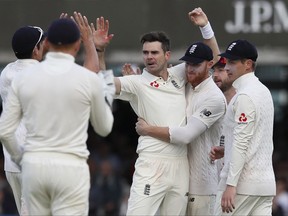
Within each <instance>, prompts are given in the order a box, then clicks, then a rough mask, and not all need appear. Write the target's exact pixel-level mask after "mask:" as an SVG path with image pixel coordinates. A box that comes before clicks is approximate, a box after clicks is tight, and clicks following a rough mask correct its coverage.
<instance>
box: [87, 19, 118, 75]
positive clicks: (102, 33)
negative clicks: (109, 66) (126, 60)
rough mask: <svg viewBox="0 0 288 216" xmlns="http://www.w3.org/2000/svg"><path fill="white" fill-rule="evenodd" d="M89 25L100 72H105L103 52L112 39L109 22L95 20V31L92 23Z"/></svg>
mask: <svg viewBox="0 0 288 216" xmlns="http://www.w3.org/2000/svg"><path fill="white" fill-rule="evenodd" d="M90 25H91V29H92V34H93V40H94V44H95V47H96V50H97V53H98V58H99V63H100V70H106V63H105V50H106V47H107V46H108V45H109V44H110V42H111V40H112V38H113V37H114V34H109V20H105V19H104V17H100V18H97V19H96V29H95V26H94V24H93V23H91V24H90Z"/></svg>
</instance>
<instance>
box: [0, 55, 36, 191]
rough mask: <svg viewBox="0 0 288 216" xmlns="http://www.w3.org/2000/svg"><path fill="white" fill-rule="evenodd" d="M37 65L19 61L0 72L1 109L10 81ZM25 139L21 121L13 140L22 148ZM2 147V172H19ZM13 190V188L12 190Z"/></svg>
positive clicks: (25, 60)
mask: <svg viewBox="0 0 288 216" xmlns="http://www.w3.org/2000/svg"><path fill="white" fill-rule="evenodd" d="M37 63H39V62H38V61H37V60H35V59H19V60H16V61H15V62H12V63H10V64H8V65H7V66H6V67H5V68H4V69H3V70H2V72H1V77H0V95H1V97H2V107H3V109H4V107H5V106H6V103H7V96H8V92H9V91H10V90H11V83H12V80H13V79H14V78H15V77H16V76H18V75H19V74H20V73H22V71H23V70H25V69H26V68H28V67H30V66H32V65H35V64H37ZM25 137H26V128H25V126H24V123H23V121H21V122H20V124H19V126H18V127H17V130H16V132H15V138H16V141H17V144H18V145H21V146H23V144H24V142H25ZM2 146H3V153H4V160H5V161H4V170H5V171H8V172H20V167H19V166H18V165H17V164H16V163H14V162H13V161H12V160H11V157H10V154H9V153H8V152H7V150H6V148H5V147H4V145H2ZM12 189H13V188H12Z"/></svg>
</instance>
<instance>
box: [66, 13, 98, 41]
mask: <svg viewBox="0 0 288 216" xmlns="http://www.w3.org/2000/svg"><path fill="white" fill-rule="evenodd" d="M71 19H72V20H74V22H75V23H76V24H77V26H78V28H79V31H80V33H81V39H82V41H83V42H85V41H88V40H93V37H92V36H93V35H92V30H91V28H90V25H89V22H88V19H87V17H86V16H82V14H81V13H79V12H76V11H75V12H74V13H73V16H71Z"/></svg>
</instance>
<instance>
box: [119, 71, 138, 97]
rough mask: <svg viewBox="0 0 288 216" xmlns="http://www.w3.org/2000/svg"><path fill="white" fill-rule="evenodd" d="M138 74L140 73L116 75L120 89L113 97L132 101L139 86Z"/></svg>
mask: <svg viewBox="0 0 288 216" xmlns="http://www.w3.org/2000/svg"><path fill="white" fill-rule="evenodd" d="M140 76H141V75H128V76H123V77H118V78H119V80H120V82H121V91H120V94H119V95H116V96H115V98H116V99H120V100H124V101H132V100H133V99H135V97H136V95H137V91H138V89H139V88H141V86H140V85H139V81H138V80H139V77H140Z"/></svg>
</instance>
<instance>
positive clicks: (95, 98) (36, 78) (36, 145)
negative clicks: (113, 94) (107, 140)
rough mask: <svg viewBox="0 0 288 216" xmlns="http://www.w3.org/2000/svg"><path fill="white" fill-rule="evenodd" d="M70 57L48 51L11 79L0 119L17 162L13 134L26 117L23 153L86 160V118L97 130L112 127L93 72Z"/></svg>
mask: <svg viewBox="0 0 288 216" xmlns="http://www.w3.org/2000/svg"><path fill="white" fill-rule="evenodd" d="M74 60H75V59H74V57H73V56H71V55H68V54H64V53H56V52H50V53H48V54H47V55H46V59H45V60H44V61H43V62H41V63H39V64H36V65H35V66H31V67H29V69H28V70H25V71H23V73H21V74H19V76H17V77H15V79H14V80H13V82H12V91H10V94H9V95H8V99H7V105H6V106H5V107H4V110H3V113H2V116H1V118H0V138H1V141H2V143H3V145H5V147H6V148H7V147H8V148H9V149H8V148H7V150H8V151H9V153H10V154H11V156H13V157H14V158H15V160H17V159H19V158H21V156H22V155H21V151H20V150H19V146H18V145H17V144H16V143H15V139H14V136H13V134H14V132H15V130H16V128H17V126H18V124H19V122H20V120H21V119H22V115H23V118H24V123H25V127H26V129H27V136H26V142H25V148H24V151H25V152H60V153H68V154H74V155H77V156H79V157H81V158H87V157H88V155H89V152H88V150H87V146H86V140H87V128H88V121H89V119H90V121H91V124H92V126H93V127H94V130H95V132H96V133H98V134H99V135H101V136H106V135H107V134H109V133H110V132H111V130H112V125H113V115H112V112H111V109H110V107H109V106H108V105H107V104H106V102H105V99H104V92H103V87H102V83H101V81H100V79H99V77H98V75H96V74H95V73H92V72H91V71H89V70H87V69H85V68H83V67H81V66H79V65H77V64H76V63H75V62H74Z"/></svg>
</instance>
